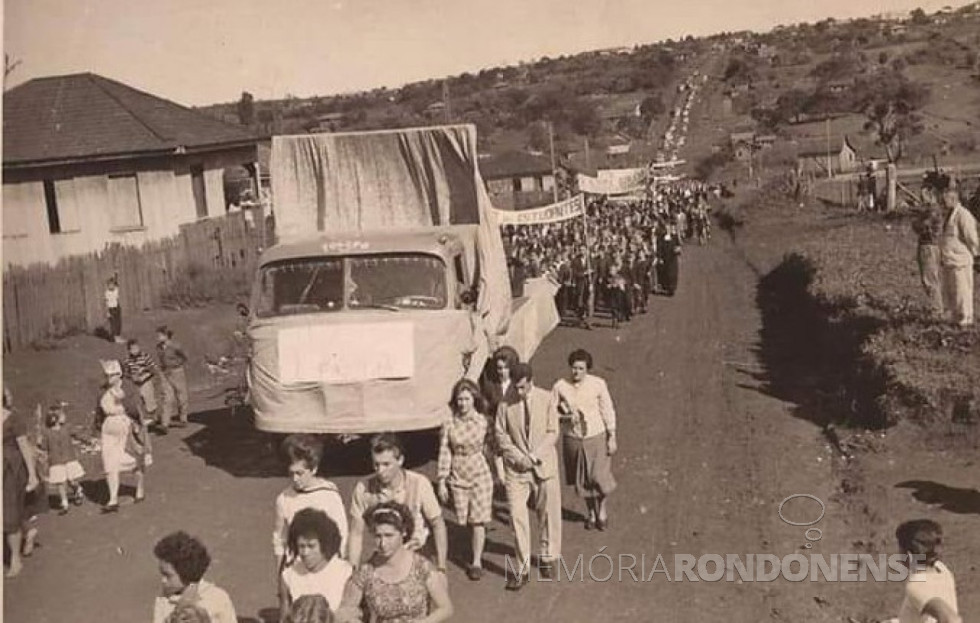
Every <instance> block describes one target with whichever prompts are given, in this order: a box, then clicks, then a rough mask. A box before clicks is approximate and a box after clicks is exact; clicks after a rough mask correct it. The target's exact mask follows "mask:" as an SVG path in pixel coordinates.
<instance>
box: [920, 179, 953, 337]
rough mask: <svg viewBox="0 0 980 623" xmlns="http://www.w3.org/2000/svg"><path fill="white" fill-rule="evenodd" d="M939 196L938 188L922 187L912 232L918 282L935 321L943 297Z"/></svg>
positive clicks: (941, 310)
mask: <svg viewBox="0 0 980 623" xmlns="http://www.w3.org/2000/svg"><path fill="white" fill-rule="evenodd" d="M927 182H928V180H927ZM947 183H948V178H947ZM939 192H940V191H939V186H938V184H927V185H925V186H923V188H922V202H923V207H922V209H921V210H919V211H918V212H917V214H916V218H915V220H914V221H913V223H912V229H914V230H915V233H916V234H917V235H918V237H919V247H918V251H917V258H916V259H917V260H918V262H919V279H920V281H921V282H922V287H923V288H924V289H925V291H926V298H927V299H928V300H929V306H930V308H931V310H932V312H933V313H934V314H935V315H936V317H937V318H942V316H943V293H942V288H941V287H940V281H939V239H940V237H941V236H942V233H943V215H942V211H941V209H940V207H939V203H938V197H937V193H939Z"/></svg>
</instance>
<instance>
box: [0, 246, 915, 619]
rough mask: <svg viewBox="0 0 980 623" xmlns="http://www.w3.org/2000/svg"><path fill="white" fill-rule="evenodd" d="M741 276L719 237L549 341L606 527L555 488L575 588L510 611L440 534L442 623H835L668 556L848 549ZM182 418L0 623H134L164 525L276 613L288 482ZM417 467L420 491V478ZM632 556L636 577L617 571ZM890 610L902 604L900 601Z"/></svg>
mask: <svg viewBox="0 0 980 623" xmlns="http://www.w3.org/2000/svg"><path fill="white" fill-rule="evenodd" d="M756 279H757V275H755V274H754V273H753V272H752V270H751V269H750V268H749V267H748V265H747V264H745V263H744V262H743V261H742V260H741V259H740V255H739V253H738V252H737V250H736V249H735V248H734V247H733V245H732V243H731V242H730V241H729V240H727V239H726V238H723V237H722V236H716V237H715V239H714V240H713V241H712V242H711V244H710V245H709V246H707V247H697V246H696V245H695V246H688V247H685V249H684V255H683V257H682V264H681V286H680V289H679V291H678V293H677V295H676V296H675V297H674V298H663V297H657V298H655V300H654V301H653V305H652V310H651V313H649V314H647V315H644V316H640V317H638V318H636V319H634V320H633V322H631V323H629V324H628V325H624V327H623V328H621V329H620V330H619V331H614V330H612V329H611V328H608V327H606V326H602V327H599V328H596V329H595V330H593V331H591V332H589V331H583V330H578V329H571V328H560V329H558V330H556V332H555V333H554V334H553V335H552V336H550V337H549V338H548V340H547V341H546V342H545V343H544V345H543V346H542V348H541V349H540V350H539V353H538V355H537V356H536V357H535V359H534V361H533V363H534V367H535V370H536V377H537V380H538V382H539V384H540V385H542V386H545V387H550V385H551V383H552V382H553V381H554V380H555V379H556V378H557V377H558V376H559V375H560V374H562V373H563V372H564V370H565V364H564V359H565V356H566V355H567V353H568V352H569V351H570V350H571V349H572V348H575V347H584V348H587V349H589V350H590V351H591V352H592V353H593V355H594V357H595V360H596V364H597V366H596V370H595V371H596V373H598V374H599V375H601V376H603V377H605V378H606V379H607V380H608V381H609V385H610V388H611V391H612V395H613V397H614V399H615V401H616V405H617V409H618V411H619V421H620V424H619V434H620V451H619V454H618V455H617V456H616V459H615V469H616V473H617V478H618V480H619V489H618V491H617V492H616V494H615V497H614V499H613V500H612V503H611V525H610V529H609V530H608V531H606V532H604V533H600V532H595V531H592V532H586V531H584V530H583V528H582V524H581V519H580V517H579V516H578V514H577V513H578V512H580V511H581V510H582V507H581V505H580V503H579V502H578V500H576V499H575V498H574V497H573V495H572V492H571V491H570V490H569V489H567V488H566V489H565V491H564V507H565V509H566V515H567V519H568V520H567V521H566V524H565V529H564V532H565V539H564V547H563V553H564V555H565V557H566V560H567V566H568V567H569V568H573V567H574V565H575V563H576V560H577V558H578V557H579V556H580V555H581V556H582V562H581V564H582V565H584V567H583V568H582V576H583V577H582V580H581V581H580V580H579V573H578V572H576V574H575V580H574V581H569V580H568V579H567V577H566V576H564V575H563V576H562V578H561V581H559V582H552V583H546V582H537V581H534V582H532V584H531V585H530V586H527V587H525V589H524V590H523V591H521V592H520V593H517V594H512V593H508V592H506V591H504V589H503V586H504V579H503V577H502V575H498V574H495V573H490V574H488V575H487V576H485V577H484V579H483V580H482V581H481V582H479V583H473V582H469V581H468V580H467V579H466V577H465V575H464V572H463V568H462V566H461V563H462V561H463V560H465V558H466V556H467V553H466V539H465V537H464V536H463V535H462V534H461V533H459V531H458V530H455V529H453V528H452V527H451V529H450V535H451V539H452V544H451V549H452V550H454V554H455V555H454V556H453V558H454V559H455V560H458V561H460V562H458V563H455V564H453V565H452V566H451V568H450V571H449V576H450V586H451V593H452V596H453V599H454V602H455V604H456V608H457V613H458V615H457V616H456V617H455V619H454V620H458V621H467V622H475V623H479V622H483V621H487V622H490V621H495V622H496V621H499V620H501V616H506V615H510V614H517V613H520V616H522V617H523V618H524V619H525V620H541V621H545V620H547V621H568V622H576V621H652V620H656V621H668V622H669V621H678V622H680V621H695V620H700V621H713V620H714V621H719V620H725V621H729V622H740V621H745V622H749V621H751V622H753V623H757V622H758V621H762V620H785V621H793V622H794V623H796V622H799V621H807V620H831V619H835V620H841V618H842V617H844V618H845V620H846V615H847V613H846V612H838V611H836V606H835V604H834V603H833V601H834V600H833V599H832V598H826V597H825V595H826V594H827V591H830V590H838V589H836V588H834V589H831V588H830V587H826V586H818V585H812V584H810V583H809V582H797V583H791V582H786V581H782V580H780V581H776V582H770V583H738V582H727V581H720V582H690V581H677V578H676V577H675V575H676V574H675V568H674V561H673V555H675V554H690V555H693V556H701V555H703V554H720V555H722V556H724V555H725V554H741V555H743V558H744V556H745V555H746V554H756V553H773V554H776V555H779V556H782V555H786V554H791V553H794V552H801V551H813V552H823V553H832V552H846V551H849V550H848V549H847V548H846V546H845V543H846V532H847V526H846V524H847V520H846V517H843V516H841V514H840V513H841V512H842V511H840V510H839V508H838V506H837V505H836V504H835V503H834V502H832V501H831V497H832V494H833V491H832V487H833V482H834V478H833V474H832V468H831V462H832V461H831V460H830V455H829V451H827V450H826V449H825V447H824V445H823V443H822V442H821V440H820V437H819V431H817V429H816V428H815V427H814V426H813V425H812V424H810V423H808V422H805V421H803V420H799V419H796V418H794V417H793V416H792V415H790V408H789V407H790V405H788V404H786V403H783V402H781V401H779V400H777V399H775V398H772V397H770V396H769V395H768V394H767V393H766V390H765V378H764V372H765V371H764V370H763V368H762V367H761V364H760V363H759V360H758V358H757V356H756V352H757V349H758V340H759V331H760V317H759V314H758V312H757V310H756V307H755V302H754V297H755V283H756ZM84 339H91V338H84ZM199 404H200V402H199ZM192 419H193V420H194V422H195V423H194V424H193V425H192V427H191V428H190V429H187V431H186V432H183V433H178V434H176V435H175V434H171V435H170V436H168V437H165V438H157V440H156V445H155V455H156V465H154V467H153V470H152V473H151V474H150V476H149V479H148V500H147V502H146V503H144V504H142V505H139V506H132V505H125V501H124V506H123V508H122V511H121V512H120V513H119V514H117V515H110V516H103V515H100V514H99V513H98V508H97V507H96V506H95V505H87V506H85V507H84V508H82V509H79V510H73V511H72V513H71V514H70V515H69V516H67V517H57V516H54V515H50V514H49V515H47V516H45V517H43V518H42V520H41V521H42V533H43V541H44V547H43V548H42V549H41V550H40V551H39V552H38V553H37V554H36V555H35V556H34V557H33V558H32V559H31V560H29V561H28V562H29V564H28V565H26V568H25V571H24V573H23V574H22V576H21V577H19V578H16V579H15V580H9V581H6V582H5V602H6V603H5V606H4V614H5V615H6V619H5V620H8V621H11V622H15V623H19V622H25V623H27V622H30V623H47V622H51V623H55V622H58V623H61V622H62V621H65V620H72V621H93V622H94V621H108V620H113V621H141V620H148V619H149V617H150V612H151V607H152V602H153V598H154V596H155V594H156V593H157V589H158V577H157V573H156V565H155V561H154V559H153V555H152V547H153V544H154V542H155V541H156V540H157V539H158V538H159V537H161V536H162V535H164V534H166V533H167V532H169V531H171V530H174V529H178V528H182V529H186V530H188V531H189V532H192V533H193V534H196V535H199V536H200V537H201V538H202V539H203V540H204V541H205V542H206V543H207V545H208V546H209V548H210V550H211V552H212V555H213V558H214V561H213V563H212V568H211V571H210V573H209V576H210V578H211V579H212V580H213V581H214V582H216V583H217V584H219V585H220V586H222V587H224V588H226V589H227V590H228V591H229V593H230V594H231V596H232V598H233V600H234V602H235V605H236V607H237V610H238V615H239V617H240V619H241V620H249V621H255V620H259V619H261V618H265V617H268V616H270V615H273V611H272V610H270V608H272V607H274V606H275V603H276V601H275V584H274V575H273V571H274V569H273V557H272V552H271V543H270V540H271V535H270V531H271V524H272V502H273V500H274V497H275V495H276V493H277V492H278V491H279V490H280V489H282V488H283V487H284V486H286V484H287V483H286V479H285V478H284V477H283V475H282V469H281V468H280V466H278V465H277V463H276V461H275V459H274V457H272V456H271V455H270V453H269V452H268V449H267V447H266V445H265V443H264V440H263V439H262V438H261V437H260V436H258V435H255V434H252V433H250V432H249V431H248V429H247V427H245V426H244V425H243V423H242V422H240V421H232V420H230V419H229V416H228V414H227V412H226V411H224V410H222V409H217V408H216V409H214V410H212V411H203V412H199V413H198V414H197V415H195V416H194V417H193V418H192ZM347 458H348V457H334V459H333V460H332V461H331V465H330V466H328V468H327V470H328V472H330V473H329V475H331V476H333V477H335V479H336V481H337V482H338V484H339V485H340V487H341V489H342V491H343V492H344V494H345V496H348V495H349V493H350V491H351V488H352V486H353V482H354V480H355V479H356V476H357V475H359V474H360V473H363V471H362V470H363V467H364V465H363V463H361V464H360V465H353V464H352V463H357V462H356V461H354V462H351V461H348V460H347ZM420 468H421V469H423V471H426V472H428V473H430V474H431V473H432V469H433V465H432V461H431V460H430V461H428V462H427V463H426V464H425V465H424V466H421V467H420ZM338 471H339V472H343V473H340V474H339V475H338V474H336V473H335V472H338ZM803 493H805V494H811V495H814V496H817V497H818V498H820V499H821V500H822V501H824V502H825V503H826V504H827V512H826V515H825V516H824V518H823V519H822V521H821V522H820V523H819V524H816V525H815V527H818V528H820V529H822V540H820V541H817V542H815V544H814V545H813V549H812V550H803V549H802V546H803V544H804V543H806V540H805V539H804V534H803V531H804V530H805V528H802V527H794V526H790V525H788V524H786V523H784V522H783V521H781V520H780V518H779V516H778V514H777V509H778V507H779V504H780V502H781V501H782V500H783V499H785V498H786V497H787V496H791V495H794V494H803ZM819 511H820V509H819V507H818V506H817V505H816V503H814V502H809V503H808V502H807V501H806V500H800V499H797V500H794V502H793V503H791V504H788V505H787V507H786V509H785V514H786V515H787V516H788V517H789V518H791V519H793V520H796V521H807V520H808V519H813V518H815V517H816V515H817V514H819ZM489 541H490V542H489V546H488V554H487V561H488V566H489V567H490V568H491V569H494V568H496V569H497V570H501V571H502V569H503V567H504V557H505V555H507V554H510V553H511V551H512V550H511V543H512V538H511V532H510V530H509V528H508V527H507V526H505V525H503V524H500V523H498V522H495V523H494V525H493V527H492V528H491V532H490V534H489ZM600 553H601V554H608V555H609V556H611V557H612V566H613V568H612V569H610V565H609V562H608V560H607V559H604V558H595V559H593V556H595V555H596V554H600ZM658 555H662V556H663V560H664V562H665V563H666V568H667V571H668V574H669V576H670V578H671V580H673V581H668V579H667V577H666V576H665V574H663V573H657V574H654V575H653V576H652V577H649V576H650V574H651V571H652V569H653V567H654V563H655V560H656V558H657V556H658ZM631 556H632V557H634V558H635V566H634V567H633V569H632V574H631V573H630V571H628V570H626V571H622V572H620V567H624V568H625V567H629V566H630V562H631V558H630V557H631ZM590 561H591V562H592V563H593V564H592V567H591V573H590V567H589V563H590ZM610 570H611V571H612V575H611V577H609V578H608V579H607V580H605V581H602V580H603V579H604V578H605V577H606V576H607V575H609V574H610ZM634 577H635V579H634ZM648 578H649V581H646V580H647V579H648ZM856 590H857V589H856ZM892 593H893V594H894V596H895V600H898V599H900V597H899V595H900V588H899V587H895V588H894V589H893V590H892ZM273 616H274V615H273Z"/></svg>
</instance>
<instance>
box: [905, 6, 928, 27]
mask: <svg viewBox="0 0 980 623" xmlns="http://www.w3.org/2000/svg"><path fill="white" fill-rule="evenodd" d="M909 18H910V19H911V21H912V23H913V24H915V25H916V26H922V25H925V24H928V23H929V16H928V15H926V12H925V11H923V10H922V8H921V7H919V8H915V9H912V11H911V12H909Z"/></svg>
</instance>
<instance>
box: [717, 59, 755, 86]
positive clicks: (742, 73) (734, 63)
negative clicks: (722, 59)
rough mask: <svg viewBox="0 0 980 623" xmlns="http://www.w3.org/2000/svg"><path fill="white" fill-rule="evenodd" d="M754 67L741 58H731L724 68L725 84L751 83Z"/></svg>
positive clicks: (753, 76) (753, 77)
mask: <svg viewBox="0 0 980 623" xmlns="http://www.w3.org/2000/svg"><path fill="white" fill-rule="evenodd" d="M754 79H755V67H754V66H753V65H752V63H750V62H749V61H748V60H747V59H746V58H745V57H743V56H733V57H732V58H730V59H728V64H727V65H726V66H725V74H724V80H725V82H752V80H754Z"/></svg>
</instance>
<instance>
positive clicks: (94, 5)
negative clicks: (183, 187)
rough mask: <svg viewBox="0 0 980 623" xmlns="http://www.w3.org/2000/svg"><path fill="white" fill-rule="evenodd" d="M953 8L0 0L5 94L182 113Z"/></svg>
mask: <svg viewBox="0 0 980 623" xmlns="http://www.w3.org/2000/svg"><path fill="white" fill-rule="evenodd" d="M947 4H952V5H953V6H961V5H963V4H965V2H964V1H963V0H822V1H820V2H813V0H670V1H668V0H278V1H277V2H275V3H273V2H267V1H262V2H259V1H256V0H136V1H134V0H5V2H4V15H3V17H4V27H3V34H4V51H5V52H6V53H7V54H9V55H10V56H11V57H12V58H13V59H15V60H18V61H20V64H19V65H18V66H17V68H16V69H15V70H14V71H13V73H12V74H11V75H10V77H9V79H8V81H7V84H6V87H7V88H9V87H11V86H15V85H17V84H19V83H22V82H24V81H26V80H30V79H32V78H36V77H41V76H52V75H61V74H70V73H80V72H92V73H96V74H100V75H102V76H105V77H107V78H112V79H114V80H118V81H120V82H124V83H126V84H129V85H131V86H133V87H136V88H138V89H142V90H144V91H148V92H150V93H153V94H154V95H158V96H160V97H164V98H167V99H170V100H173V101H176V102H179V103H181V104H184V105H188V106H198V105H206V104H213V103H219V102H231V101H235V100H237V99H238V98H239V96H240V95H241V93H242V91H248V92H250V93H252V94H253V95H254V96H255V97H256V98H257V99H269V98H281V97H285V96H286V95H294V96H297V97H310V96H315V95H332V94H338V93H350V92H354V91H359V90H365V89H371V88H375V87H382V86H387V87H389V88H392V87H398V86H400V85H403V84H406V83H409V82H414V81H417V80H425V79H428V78H442V77H445V76H449V75H456V74H460V73H463V72H467V71H468V72H471V73H475V72H478V71H480V70H481V69H484V68H487V67H495V66H500V65H507V64H516V63H517V62H518V61H531V60H534V59H537V58H540V57H542V56H552V57H554V56H559V55H562V54H573V53H576V52H581V51H585V50H592V49H601V48H608V47H616V46H624V45H630V46H632V45H635V44H644V43H653V42H656V41H661V40H664V39H668V38H672V39H677V38H681V37H684V36H686V35H689V34H690V35H694V36H699V35H709V34H713V33H717V32H722V31H737V30H758V31H764V30H769V29H770V28H772V27H773V26H776V25H778V24H791V23H796V22H801V21H806V22H814V21H818V20H820V19H823V18H826V17H833V18H835V19H841V20H843V19H847V18H851V17H862V16H870V15H874V14H878V13H886V12H906V11H908V10H911V9H913V8H915V7H922V8H923V9H925V10H926V11H928V12H932V11H935V10H938V9H939V8H941V7H942V6H944V5H947Z"/></svg>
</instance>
